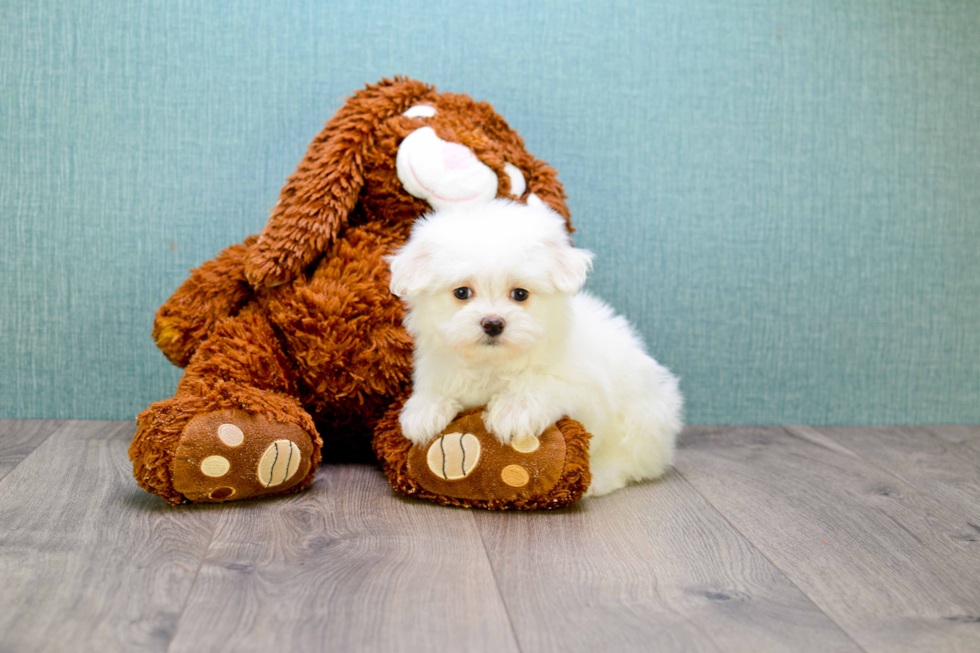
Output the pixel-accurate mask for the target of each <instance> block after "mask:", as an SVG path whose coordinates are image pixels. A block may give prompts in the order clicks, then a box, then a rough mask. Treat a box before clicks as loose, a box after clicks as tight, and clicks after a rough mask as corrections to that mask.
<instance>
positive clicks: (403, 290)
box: [387, 240, 433, 297]
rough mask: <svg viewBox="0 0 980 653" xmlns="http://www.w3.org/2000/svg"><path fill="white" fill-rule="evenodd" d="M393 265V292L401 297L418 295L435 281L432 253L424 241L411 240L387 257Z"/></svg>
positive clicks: (391, 285)
mask: <svg viewBox="0 0 980 653" xmlns="http://www.w3.org/2000/svg"><path fill="white" fill-rule="evenodd" d="M387 260H388V265H390V266H391V284H390V285H389V288H390V289H391V292H392V293H393V294H395V295H397V296H399V297H408V296H411V295H417V294H419V293H420V292H421V291H422V290H424V289H425V288H427V287H429V285H430V284H431V283H432V281H433V274H432V253H431V252H430V251H429V247H428V246H427V245H425V244H424V243H420V242H418V241H413V240H409V241H408V243H407V244H406V245H405V246H404V247H402V248H401V249H400V250H398V251H397V252H396V253H395V254H393V255H391V256H389V257H387Z"/></svg>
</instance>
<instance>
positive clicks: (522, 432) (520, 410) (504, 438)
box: [483, 394, 562, 444]
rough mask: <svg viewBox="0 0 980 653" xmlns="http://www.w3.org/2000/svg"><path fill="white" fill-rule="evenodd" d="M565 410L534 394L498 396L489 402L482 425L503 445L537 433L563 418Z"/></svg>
mask: <svg viewBox="0 0 980 653" xmlns="http://www.w3.org/2000/svg"><path fill="white" fill-rule="evenodd" d="M561 416H562V412H561V411H560V410H558V409H557V408H554V407H553V406H549V405H548V403H547V402H545V401H543V400H542V399H541V398H539V397H536V396H535V395H533V394H506V395H498V396H496V397H494V398H493V399H491V400H490V403H489V404H487V410H486V412H485V413H483V425H484V426H486V427H487V430H488V431H490V432H491V433H493V434H494V435H495V436H497V439H498V440H500V441H501V442H502V443H504V444H510V441H511V440H512V439H517V440H521V439H524V438H528V437H531V436H537V435H539V434H540V433H541V432H542V431H544V430H545V429H546V428H548V427H549V426H551V425H552V424H554V423H555V422H557V421H558V420H559V418H561Z"/></svg>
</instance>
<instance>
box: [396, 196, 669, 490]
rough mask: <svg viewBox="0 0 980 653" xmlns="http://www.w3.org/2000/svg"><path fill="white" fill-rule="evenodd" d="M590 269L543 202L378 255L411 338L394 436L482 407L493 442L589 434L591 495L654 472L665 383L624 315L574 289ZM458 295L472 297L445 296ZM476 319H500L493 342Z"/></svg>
mask: <svg viewBox="0 0 980 653" xmlns="http://www.w3.org/2000/svg"><path fill="white" fill-rule="evenodd" d="M591 261H592V254H591V253H590V252H587V251H585V250H581V249H577V248H575V247H573V246H572V244H571V241H570V239H569V237H568V233H567V232H566V230H565V222H564V220H563V219H562V218H561V216H559V215H558V214H557V213H555V212H554V211H552V210H551V209H548V208H546V207H545V206H543V205H537V206H525V205H522V204H518V203H516V202H509V201H506V200H494V201H492V202H490V203H488V204H486V205H483V206H479V207H473V208H466V209H455V210H448V211H439V212H435V213H432V214H429V215H427V216H424V217H422V218H420V219H419V220H418V221H417V222H416V223H415V225H414V227H413V230H412V235H411V238H410V239H409V240H408V242H407V243H406V245H405V246H404V247H403V248H402V249H401V250H399V251H398V252H397V253H396V254H395V255H394V256H392V257H390V258H389V262H390V263H391V290H392V292H394V293H395V294H396V295H399V296H400V297H402V298H403V299H404V300H405V302H406V303H407V305H408V309H409V310H408V314H407V316H406V320H405V325H406V327H407V328H408V331H409V332H410V333H411V334H412V335H413V336H414V338H415V343H416V344H415V369H414V373H413V378H414V390H413V394H412V396H411V398H410V399H409V400H408V402H407V403H406V404H405V408H404V409H403V411H402V413H401V417H400V422H401V427H402V432H403V433H404V434H405V436H406V437H407V438H408V439H410V440H412V441H413V442H417V443H424V442H426V441H428V440H430V439H431V438H433V437H434V436H435V435H437V434H438V433H439V432H441V431H442V430H443V429H445V428H446V426H448V425H449V423H450V422H451V421H452V419H453V418H454V417H455V416H456V414H457V413H458V412H459V411H461V410H465V409H467V408H472V407H475V406H480V405H483V404H486V405H487V410H486V412H485V413H484V415H483V420H484V423H485V424H486V426H487V429H488V430H490V432H492V433H494V434H495V435H496V436H497V437H498V438H500V440H501V441H503V442H504V443H508V442H510V441H511V439H516V438H524V437H527V436H531V435H538V434H540V433H541V432H542V431H543V430H544V429H545V428H547V427H548V426H550V425H551V424H553V423H554V422H556V421H557V420H558V419H560V418H561V417H562V416H563V415H568V416H569V417H571V418H572V419H575V420H578V421H580V422H582V424H583V425H584V426H585V428H586V429H588V431H589V432H590V433H591V434H592V441H591V445H590V467H591V470H592V484H591V486H590V488H589V493H590V494H593V495H600V494H606V493H608V492H612V491H613V490H616V489H619V488H621V487H623V486H624V485H626V484H627V483H629V482H631V481H637V480H640V479H645V478H653V477H656V476H659V475H660V474H662V473H663V472H664V471H665V469H666V468H667V466H668V465H669V464H670V463H671V461H672V458H673V452H674V441H675V439H676V436H677V433H678V431H679V430H680V428H681V417H680V415H681V405H682V400H681V395H680V392H679V391H678V387H677V380H676V379H675V378H674V376H673V375H672V374H671V373H670V372H669V371H668V370H667V369H666V368H664V367H663V366H661V365H659V364H658V363H657V362H656V361H655V360H653V359H652V358H650V357H649V356H648V355H647V354H646V352H645V347H644V345H643V342H642V341H641V340H640V338H639V337H638V335H637V334H636V332H635V331H634V330H633V329H632V328H631V326H630V325H629V323H627V321H626V320H625V319H624V318H622V317H619V316H616V315H615V314H614V313H613V311H612V309H611V308H610V307H609V306H607V305H606V304H604V303H603V302H602V301H600V300H599V299H596V298H595V297H592V296H590V295H588V294H586V293H580V292H579V290H580V289H581V287H582V286H583V284H584V283H585V280H586V276H587V274H588V271H589V269H590V268H591ZM457 288H470V289H471V291H472V297H470V298H468V299H465V300H460V299H457V298H456V296H455V295H454V290H455V289H457ZM516 288H522V289H525V290H527V291H528V297H527V299H526V300H525V301H517V300H516V299H515V298H514V297H513V296H512V294H511V293H512V291H513V290H514V289H516ZM463 294H465V293H463ZM518 296H520V295H518ZM488 316H498V317H499V318H502V319H503V321H504V328H503V331H502V332H501V333H500V334H499V335H497V336H495V337H491V336H489V335H487V334H486V333H485V332H484V329H483V327H482V326H481V321H482V320H483V319H484V318H486V317H488Z"/></svg>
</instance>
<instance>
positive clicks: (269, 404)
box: [130, 78, 571, 503]
mask: <svg viewBox="0 0 980 653" xmlns="http://www.w3.org/2000/svg"><path fill="white" fill-rule="evenodd" d="M417 104H428V105H431V106H433V107H434V108H435V109H436V111H437V112H436V115H434V116H432V117H425V118H418V117H407V116H403V115H402V113H403V112H404V111H405V110H407V109H408V108H409V107H412V106H414V105H417ZM423 126H428V127H431V128H432V129H433V130H434V131H435V133H436V135H437V136H438V137H439V138H441V139H442V140H444V141H448V142H454V143H459V144H462V145H464V146H466V147H467V148H469V149H470V150H471V151H472V152H473V153H474V154H475V155H476V157H477V158H478V159H479V160H480V161H481V162H483V163H484V164H485V165H487V166H488V167H489V168H491V169H492V170H493V171H494V172H495V173H496V174H497V178H498V189H497V194H498V196H499V197H509V198H511V199H517V200H519V201H526V200H527V197H528V196H529V195H530V194H531V193H534V194H536V195H537V196H538V197H539V198H541V199H542V200H543V201H544V202H545V203H547V204H549V205H550V206H551V207H552V208H554V209H555V210H556V211H558V212H559V213H560V214H561V215H562V216H564V217H565V218H566V220H567V219H568V209H567V208H566V206H565V203H564V197H565V195H564V192H563V190H562V187H561V185H560V184H559V183H558V180H557V176H556V174H555V171H554V170H553V169H552V168H550V167H549V166H548V165H547V164H546V163H544V162H543V161H539V160H537V159H535V158H534V157H533V156H532V155H531V154H529V153H528V152H527V151H526V150H525V149H524V143H523V140H522V139H521V138H520V136H518V134H517V133H516V132H515V131H513V130H512V129H511V128H510V127H509V126H508V125H507V123H506V122H505V121H504V120H503V118H501V117H500V116H498V115H497V114H496V113H495V112H494V110H493V108H492V107H491V106H490V105H489V104H487V103H485V102H475V101H474V100H472V99H471V98H469V97H468V96H466V95H457V94H451V93H437V92H436V91H435V89H434V88H433V87H432V86H429V85H427V84H424V83H422V82H418V81H414V80H409V79H404V78H396V79H394V80H383V81H382V82H380V83H378V84H374V85H369V86H367V87H366V88H365V89H363V90H361V91H359V92H358V93H356V94H354V96H353V97H351V98H350V99H349V100H348V101H347V102H346V103H345V105H344V106H343V107H342V108H341V109H340V110H339V111H338V113H337V114H336V115H335V116H334V118H332V119H331V120H330V121H329V122H328V123H327V125H326V127H325V128H324V130H323V131H322V132H321V133H320V134H319V135H318V136H317V137H316V138H315V139H314V141H313V143H312V144H311V145H310V147H309V149H308V151H307V153H306V156H305V157H304V158H303V160H302V161H301V162H300V164H299V167H298V169H297V170H296V172H295V173H294V174H293V175H292V176H290V177H289V179H288V181H287V183H286V185H285V187H284V188H283V190H282V193H281V195H280V197H279V201H278V203H277V204H276V206H275V208H274V209H273V211H272V214H271V216H270V218H269V222H268V224H267V225H266V227H265V229H264V230H263V231H262V233H261V234H260V235H259V236H251V237H249V238H248V239H246V240H245V242H244V243H240V244H237V245H233V246H231V247H229V248H228V249H226V250H224V251H223V252H221V253H220V254H218V256H217V257H216V258H215V259H214V260H212V261H210V262H207V263H205V264H204V265H202V266H201V267H199V268H197V269H195V270H192V271H191V276H190V278H189V279H188V280H187V281H185V282H184V283H183V284H182V285H181V286H180V288H179V289H178V290H177V292H176V293H175V294H174V295H173V296H172V297H171V298H170V299H169V300H168V301H167V302H166V303H165V304H164V305H163V306H162V307H161V308H160V310H159V311H158V312H157V316H156V321H155V323H154V329H153V337H154V339H155V340H156V343H157V345H158V346H159V347H160V349H161V350H162V351H163V352H164V354H165V355H166V356H167V358H169V359H170V360H171V361H172V362H173V363H175V364H176V365H179V366H184V367H185V368H186V371H185V373H184V377H183V379H182V380H181V382H180V384H179V385H178V388H177V392H176V394H175V396H174V397H173V398H171V399H167V400H165V401H161V402H157V403H155V404H153V405H151V406H150V407H149V408H147V409H146V410H145V411H143V413H142V414H141V415H140V416H139V418H138V420H137V421H138V429H137V433H136V436H135V438H134V439H133V443H132V445H131V447H130V458H131V459H132V461H133V471H134V475H135V477H136V480H137V482H138V483H139V484H140V486H141V487H143V488H144V489H146V490H147V491H149V492H153V493H156V494H159V495H160V496H162V497H164V498H165V499H167V500H168V501H171V502H174V503H179V502H182V501H183V500H184V499H185V498H184V497H183V496H182V495H181V494H180V493H179V492H176V491H175V490H174V488H173V479H172V473H173V452H174V450H175V448H176V446H177V442H178V441H179V439H180V437H181V433H182V432H183V429H184V427H185V426H186V425H187V423H188V422H189V421H190V420H192V419H193V418H194V417H196V416H198V415H202V414H204V413H208V412H213V411H216V410H224V409H240V410H243V411H246V412H249V413H254V414H257V415H263V416H265V417H267V418H269V419H270V420H274V421H277V422H282V423H287V424H296V425H299V426H300V427H301V428H302V429H303V430H304V431H305V432H306V433H307V434H308V436H309V438H310V440H311V441H312V442H313V443H314V451H315V453H314V456H315V460H314V461H313V465H312V467H311V470H310V474H309V477H308V478H304V479H302V481H301V482H299V483H298V484H296V485H294V486H292V487H289V488H287V489H286V490H285V491H295V490H298V489H301V488H303V487H305V486H306V485H308V484H309V482H310V481H311V478H312V474H313V472H314V471H315V470H316V467H317V464H318V463H319V459H320V451H321V444H322V440H321V436H320V434H321V433H322V435H323V438H324V439H325V440H327V441H328V442H331V443H334V442H352V443H358V444H360V445H361V446H362V447H363V449H365V450H366V449H367V446H368V444H369V442H370V438H371V435H372V434H373V432H374V430H375V428H376V426H377V424H378V421H379V420H380V419H381V417H382V416H383V415H385V414H386V412H389V409H390V407H391V406H392V404H393V403H394V402H396V401H398V400H399V399H401V398H403V397H405V396H406V395H407V393H408V392H409V387H410V380H411V373H410V367H411V356H412V341H411V338H410V337H409V335H408V334H407V333H406V332H405V330H404V329H403V328H402V325H401V322H402V306H401V303H400V302H399V300H398V299H397V298H396V297H394V296H393V295H392V294H391V293H390V291H389V290H388V284H389V271H388V266H387V263H386V262H385V259H384V257H385V256H386V255H388V254H390V253H391V252H392V251H393V250H395V249H397V248H398V247H399V246H401V245H402V244H403V243H404V242H405V241H406V240H407V238H408V235H409V231H410V229H411V225H412V222H413V221H414V220H415V219H416V218H417V217H418V216H419V215H421V214H423V213H425V212H427V211H428V210H430V207H429V205H428V204H427V203H426V202H424V201H422V200H420V199H417V198H415V197H412V196H411V195H409V194H408V193H407V192H406V190H405V189H404V188H403V187H402V184H401V183H400V182H399V180H398V175H397V170H396V155H397V152H398V147H399V144H400V143H401V141H402V140H403V139H404V138H405V137H406V136H407V135H409V134H411V133H412V132H413V131H415V130H417V129H419V128H421V127H423ZM507 163H510V164H513V165H514V166H516V167H517V168H518V169H520V171H521V172H522V173H523V174H524V177H525V179H526V180H527V188H526V189H525V191H524V192H523V194H522V195H521V196H520V197H517V196H515V195H511V194H510V183H511V182H510V178H509V176H508V175H507V174H506V173H505V171H504V165H505V164H507ZM569 229H571V225H570V224H569ZM333 450H334V446H333V445H331V446H330V447H329V448H328V449H325V450H324V454H325V455H327V456H331V452H332V451H333ZM231 462H232V464H234V462H235V461H234V460H232V461H231ZM235 498H244V497H243V496H236V497H235Z"/></svg>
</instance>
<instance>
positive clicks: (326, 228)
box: [245, 78, 433, 288]
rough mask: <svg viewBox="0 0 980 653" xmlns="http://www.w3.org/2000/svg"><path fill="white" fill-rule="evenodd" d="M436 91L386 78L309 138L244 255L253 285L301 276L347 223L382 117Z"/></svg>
mask: <svg viewBox="0 0 980 653" xmlns="http://www.w3.org/2000/svg"><path fill="white" fill-rule="evenodd" d="M432 91H433V89H432V87H430V86H428V85H427V84H423V83H422V82H416V81H413V80H408V79H399V78H396V79H395V80H394V81H389V80H384V81H382V82H381V83H379V84H375V85H371V86H368V87H367V88H365V89H364V90H361V91H359V92H358V93H356V94H355V95H354V96H353V97H352V98H350V99H349V100H348V101H347V102H346V104H344V106H343V107H341V109H340V110H339V111H338V112H337V114H336V115H335V116H334V117H333V118H332V119H331V120H330V122H328V123H327V125H326V127H325V128H324V130H323V131H322V132H320V134H319V135H317V137H316V138H315V139H314V140H313V142H312V143H311V144H310V147H309V149H308V150H307V152H306V156H305V157H304V158H303V160H302V161H301V162H300V164H299V166H298V168H297V169H296V172H294V173H293V174H292V175H291V176H290V177H289V179H288V180H287V182H286V185H285V186H284V187H283V189H282V192H281V193H280V195H279V201H278V202H277V203H276V206H275V208H273V210H272V215H271V216H270V217H269V222H268V223H267V224H266V226H265V229H263V230H262V234H261V236H260V237H259V240H258V241H257V242H256V243H255V244H254V245H253V246H252V247H251V248H250V250H249V252H248V254H247V256H246V258H245V276H246V277H247V278H248V280H249V282H250V283H251V284H252V285H253V286H255V287H257V288H258V287H263V286H265V287H269V286H277V285H280V284H283V283H286V282H287V281H290V280H291V279H293V278H295V277H297V276H298V275H299V274H300V273H301V272H302V271H303V269H304V268H306V267H307V266H308V265H310V264H311V263H312V262H313V261H314V260H316V258H317V257H318V256H319V255H320V254H322V253H323V252H324V251H325V250H326V249H327V247H328V246H329V245H330V243H331V242H333V240H334V238H336V236H337V234H338V233H339V231H340V229H342V228H343V227H344V225H346V223H347V217H348V215H349V214H350V212H351V211H352V210H353V209H354V207H355V205H356V204H357V200H358V196H359V195H360V192H361V187H362V186H363V185H364V170H363V165H362V159H363V153H364V147H365V143H366V142H367V140H368V138H369V137H370V134H371V133H372V131H373V130H374V128H375V127H376V126H377V124H378V123H379V121H381V120H384V119H385V118H386V117H388V116H392V115H398V114H400V113H401V112H402V111H404V110H405V108H406V107H408V106H410V105H411V104H412V103H413V102H414V101H416V100H417V99H418V98H419V97H422V96H424V95H426V94H429V93H431V92H432Z"/></svg>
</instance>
